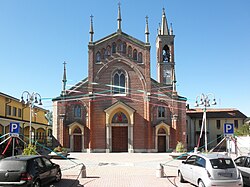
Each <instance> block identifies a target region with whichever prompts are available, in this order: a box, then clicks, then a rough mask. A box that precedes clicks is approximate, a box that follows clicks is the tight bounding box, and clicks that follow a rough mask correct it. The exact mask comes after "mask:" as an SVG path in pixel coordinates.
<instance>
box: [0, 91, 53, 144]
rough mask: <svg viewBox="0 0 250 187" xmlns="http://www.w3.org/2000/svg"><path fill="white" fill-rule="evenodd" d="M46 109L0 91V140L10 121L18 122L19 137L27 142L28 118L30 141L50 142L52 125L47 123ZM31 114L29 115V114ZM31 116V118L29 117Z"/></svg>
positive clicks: (8, 128)
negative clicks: (31, 105)
mask: <svg viewBox="0 0 250 187" xmlns="http://www.w3.org/2000/svg"><path fill="white" fill-rule="evenodd" d="M48 112H49V111H48V110H45V109H43V108H40V107H37V106H33V107H32V109H31V113H30V106H29V105H27V104H24V103H22V102H20V100H19V99H17V98H14V97H12V96H9V95H7V94H4V93H2V92H0V137H1V139H0V141H1V142H2V141H3V140H4V139H5V138H6V137H7V136H8V135H7V136H4V135H6V134H8V133H9V131H10V123H11V122H12V123H13V122H14V123H16V122H17V123H19V124H20V132H19V137H20V138H21V139H22V140H23V141H25V142H27V143H29V132H30V120H31V130H32V132H31V135H32V136H31V142H32V143H34V142H35V141H37V142H39V143H41V144H43V145H48V146H49V145H51V143H52V126H51V125H48V119H47V118H46V116H45V115H46V114H47V113H48ZM30 114H31V115H30ZM30 116H31V118H30Z"/></svg>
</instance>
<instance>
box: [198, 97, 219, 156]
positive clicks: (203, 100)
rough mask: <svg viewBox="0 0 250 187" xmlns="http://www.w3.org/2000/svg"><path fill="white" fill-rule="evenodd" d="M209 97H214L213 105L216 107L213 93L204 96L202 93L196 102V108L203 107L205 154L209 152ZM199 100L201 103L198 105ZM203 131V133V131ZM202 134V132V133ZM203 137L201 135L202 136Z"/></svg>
mask: <svg viewBox="0 0 250 187" xmlns="http://www.w3.org/2000/svg"><path fill="white" fill-rule="evenodd" d="M209 96H212V97H213V100H212V103H211V104H212V105H216V100H215V97H214V94H212V93H209V94H204V93H202V94H201V95H200V96H197V97H196V101H195V105H194V106H195V107H198V106H203V107H204V108H203V120H202V129H203V124H204V128H205V152H207V115H206V112H207V111H206V109H207V107H210V98H209ZM198 100H200V102H199V103H198ZM202 129H201V131H202ZM201 134H202V132H201ZM200 137H201V135H200Z"/></svg>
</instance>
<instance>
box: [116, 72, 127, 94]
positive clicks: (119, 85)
mask: <svg viewBox="0 0 250 187" xmlns="http://www.w3.org/2000/svg"><path fill="white" fill-rule="evenodd" d="M125 93H126V76H125V73H124V72H123V71H122V70H117V71H116V72H115V73H114V74H113V94H125Z"/></svg>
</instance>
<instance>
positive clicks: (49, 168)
mask: <svg viewBox="0 0 250 187" xmlns="http://www.w3.org/2000/svg"><path fill="white" fill-rule="evenodd" d="M61 177H62V174H61V169H60V166H59V165H58V164H55V163H53V162H51V161H50V159H48V158H47V157H45V156H42V155H31V156H24V155H18V156H12V157H7V158H4V159H2V160H0V186H19V187H20V186H22V187H40V186H42V185H44V184H48V183H50V182H52V181H56V182H58V181H60V180H61Z"/></svg>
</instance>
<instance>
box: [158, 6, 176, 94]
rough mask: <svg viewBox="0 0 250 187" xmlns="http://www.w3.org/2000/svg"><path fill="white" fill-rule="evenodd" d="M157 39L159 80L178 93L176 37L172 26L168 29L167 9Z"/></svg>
mask: <svg viewBox="0 0 250 187" xmlns="http://www.w3.org/2000/svg"><path fill="white" fill-rule="evenodd" d="M157 33H158V34H157V38H156V53H157V54H156V57H157V80H158V82H159V83H163V84H166V85H168V86H169V87H170V88H169V89H172V90H173V92H176V85H175V84H176V77H175V61H174V37H175V36H174V35H173V29H172V25H171V26H170V29H169V28H168V23H167V18H166V14H165V9H164V8H163V10H162V20H161V24H159V28H158V32H157Z"/></svg>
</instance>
